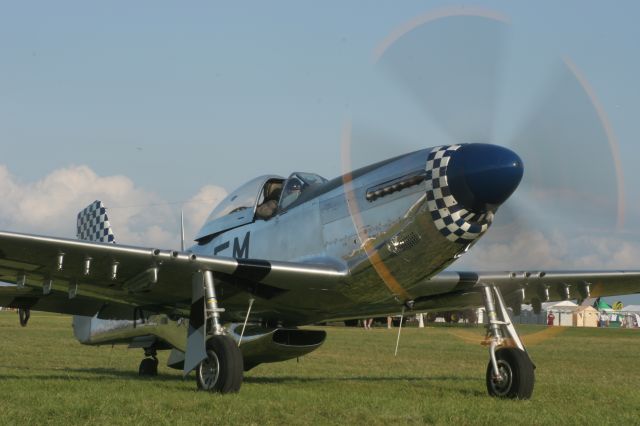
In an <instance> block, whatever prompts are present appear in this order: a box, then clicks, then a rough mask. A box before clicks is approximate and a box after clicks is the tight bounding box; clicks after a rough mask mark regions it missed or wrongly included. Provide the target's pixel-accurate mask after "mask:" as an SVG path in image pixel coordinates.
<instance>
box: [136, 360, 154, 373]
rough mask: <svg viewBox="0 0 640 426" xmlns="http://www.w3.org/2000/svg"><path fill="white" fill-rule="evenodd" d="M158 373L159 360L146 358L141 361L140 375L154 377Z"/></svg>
mask: <svg viewBox="0 0 640 426" xmlns="http://www.w3.org/2000/svg"><path fill="white" fill-rule="evenodd" d="M157 375H158V360H157V359H155V358H145V359H143V360H142V361H141V362H140V368H138V376H143V377H153V376H157Z"/></svg>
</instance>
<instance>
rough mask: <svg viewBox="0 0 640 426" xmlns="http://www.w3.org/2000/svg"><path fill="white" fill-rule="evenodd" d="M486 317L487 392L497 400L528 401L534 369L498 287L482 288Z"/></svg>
mask: <svg viewBox="0 0 640 426" xmlns="http://www.w3.org/2000/svg"><path fill="white" fill-rule="evenodd" d="M482 296H483V298H484V304H485V309H486V313H487V338H486V340H485V343H486V345H487V346H489V356H490V359H489V365H487V375H486V380H487V391H488V392H489V395H491V396H496V397H499V398H511V399H515V398H517V399H529V398H531V394H532V393H533V384H534V381H535V378H534V371H533V370H534V369H535V366H534V365H533V362H532V361H531V358H529V354H528V353H527V351H526V350H525V348H524V345H523V344H522V341H521V340H520V338H519V337H518V333H517V332H516V329H515V327H514V326H513V324H512V322H511V318H510V317H509V312H508V311H507V307H506V305H505V303H504V300H503V298H502V294H501V293H500V290H499V289H498V287H496V286H494V285H483V287H482Z"/></svg>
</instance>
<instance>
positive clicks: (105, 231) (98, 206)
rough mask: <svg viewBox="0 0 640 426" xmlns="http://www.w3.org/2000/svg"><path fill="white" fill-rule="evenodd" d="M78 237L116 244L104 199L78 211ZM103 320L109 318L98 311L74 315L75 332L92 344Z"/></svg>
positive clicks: (77, 336) (86, 342)
mask: <svg viewBox="0 0 640 426" xmlns="http://www.w3.org/2000/svg"><path fill="white" fill-rule="evenodd" d="M76 237H77V238H78V239H79V240H83V241H91V242H102V243H114V244H115V242H116V239H115V236H114V235H113V231H112V230H111V224H110V223H109V217H108V216H107V209H106V208H105V206H104V204H102V201H100V200H96V201H94V202H93V203H91V204H89V205H88V206H87V207H85V208H84V209H83V210H80V212H78V221H77V234H76ZM101 322H102V323H106V322H107V320H99V319H98V318H97V313H96V315H94V316H93V317H87V316H81V315H74V316H73V334H74V335H75V337H76V339H77V340H78V341H79V342H80V343H82V344H85V345H88V344H91V339H92V336H93V334H94V333H95V329H96V327H98V326H99V325H100V324H101Z"/></svg>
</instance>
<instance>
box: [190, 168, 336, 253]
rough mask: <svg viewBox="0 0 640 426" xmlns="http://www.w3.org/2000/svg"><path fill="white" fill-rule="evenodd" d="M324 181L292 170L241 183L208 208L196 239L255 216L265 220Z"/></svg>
mask: <svg viewBox="0 0 640 426" xmlns="http://www.w3.org/2000/svg"><path fill="white" fill-rule="evenodd" d="M325 182H327V180H326V179H325V178H323V177H322V176H319V175H316V174H313V173H302V172H295V173H292V174H291V175H290V176H289V178H288V179H286V180H285V179H284V178H283V177H281V176H277V175H263V176H259V177H257V178H255V179H252V180H250V181H249V182H247V183H245V184H244V185H242V186H241V187H239V188H238V189H236V190H235V191H233V192H232V193H231V194H229V195H227V197H226V198H225V199H224V200H222V201H221V202H220V203H219V204H218V205H217V206H216V207H215V208H214V209H213V211H212V212H211V214H210V215H209V217H208V218H207V220H206V221H205V224H204V226H203V227H202V229H200V231H199V232H198V234H197V235H196V238H195V239H196V240H197V241H199V240H202V239H204V238H206V237H209V236H212V235H215V234H218V233H220V232H223V231H227V230H229V229H233V228H237V227H238V226H241V225H245V224H247V223H251V222H253V221H255V220H257V219H262V220H268V219H270V218H271V217H273V216H274V215H275V214H276V213H278V212H280V211H283V210H286V209H287V208H288V207H289V206H291V205H292V204H293V203H294V202H295V201H296V200H297V199H298V197H299V196H300V194H301V193H303V192H304V191H306V190H307V189H309V188H311V187H313V186H317V185H321V184H323V183H325Z"/></svg>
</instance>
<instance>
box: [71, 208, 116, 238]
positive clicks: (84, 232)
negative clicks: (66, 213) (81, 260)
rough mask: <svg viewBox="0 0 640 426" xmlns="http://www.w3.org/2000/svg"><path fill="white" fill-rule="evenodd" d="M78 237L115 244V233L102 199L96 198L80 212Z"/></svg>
mask: <svg viewBox="0 0 640 426" xmlns="http://www.w3.org/2000/svg"><path fill="white" fill-rule="evenodd" d="M77 237H78V239H79V240H83V241H92V242H101V243H114V244H115V242H116V239H115V235H114V234H113V231H112V230H111V224H110V223H109V217H108V216H107V209H106V208H105V206H104V204H102V201H100V200H96V201H94V202H93V203H91V204H89V205H88V206H87V207H86V208H85V209H83V210H81V211H80V212H79V213H78V221H77Z"/></svg>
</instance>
